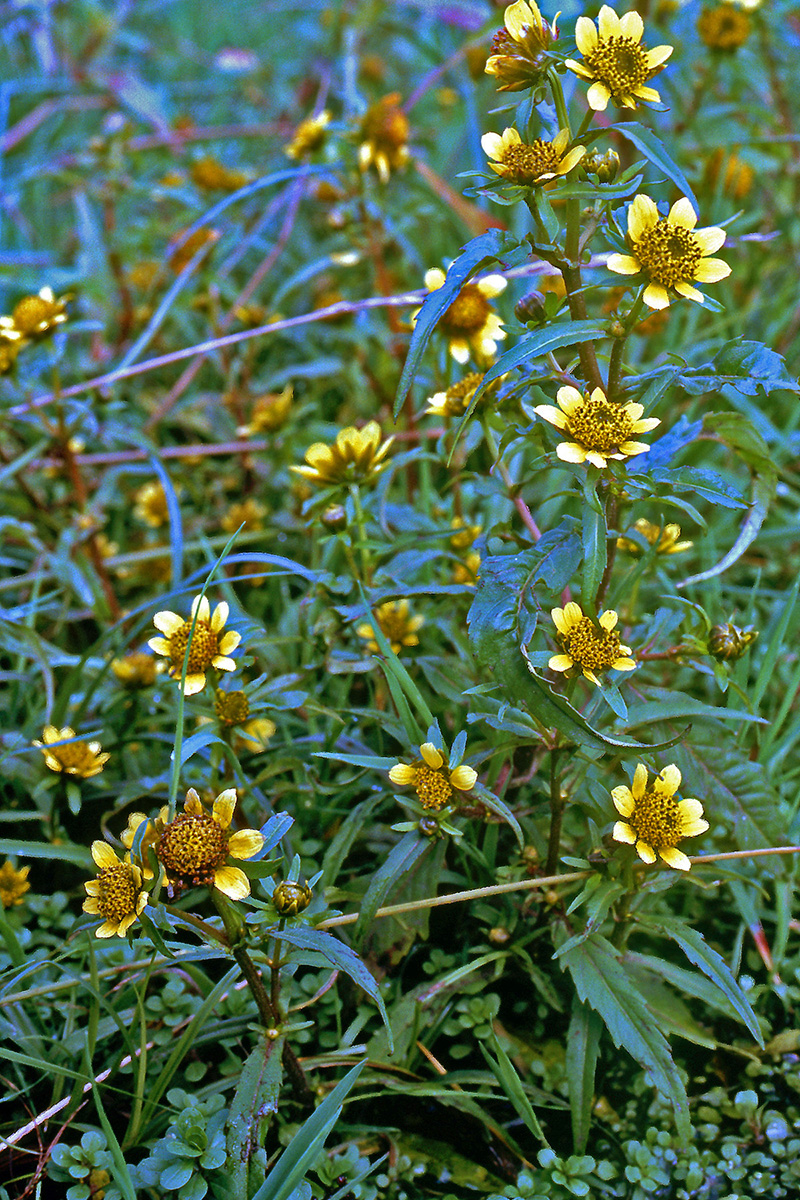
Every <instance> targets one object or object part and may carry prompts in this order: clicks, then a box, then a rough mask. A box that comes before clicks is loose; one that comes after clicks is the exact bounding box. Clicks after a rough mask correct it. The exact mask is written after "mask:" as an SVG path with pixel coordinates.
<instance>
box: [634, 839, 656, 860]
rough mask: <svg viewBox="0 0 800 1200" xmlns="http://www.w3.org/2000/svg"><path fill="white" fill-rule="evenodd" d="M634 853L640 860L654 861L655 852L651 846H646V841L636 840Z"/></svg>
mask: <svg viewBox="0 0 800 1200" xmlns="http://www.w3.org/2000/svg"><path fill="white" fill-rule="evenodd" d="M636 853H637V854H638V855H639V858H640V859H641V860H642V862H646V863H654V862H655V861H656V852H655V850H654V849H653V847H652V846H648V844H647V842H637V843H636Z"/></svg>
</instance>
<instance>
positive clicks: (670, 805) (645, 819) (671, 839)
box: [625, 789, 683, 850]
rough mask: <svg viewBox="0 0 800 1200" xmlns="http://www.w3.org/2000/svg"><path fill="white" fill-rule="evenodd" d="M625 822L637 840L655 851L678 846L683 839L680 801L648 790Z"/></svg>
mask: <svg viewBox="0 0 800 1200" xmlns="http://www.w3.org/2000/svg"><path fill="white" fill-rule="evenodd" d="M625 820H626V821H627V823H628V824H629V825H630V827H631V829H633V831H634V832H635V834H636V836H637V838H639V839H641V841H643V842H647V844H648V845H649V846H652V847H653V849H654V850H666V849H667V848H672V847H673V846H677V844H678V842H679V841H680V840H681V838H682V837H683V833H682V829H683V823H682V821H681V816H680V810H679V808H678V801H677V800H676V799H675V797H674V796H665V795H664V793H663V792H655V791H653V790H652V789H648V790H647V791H646V792H645V794H644V795H643V796H642V798H641V800H637V801H636V807H635V809H634V810H633V812H632V813H631V815H630V816H629V817H626V818H625Z"/></svg>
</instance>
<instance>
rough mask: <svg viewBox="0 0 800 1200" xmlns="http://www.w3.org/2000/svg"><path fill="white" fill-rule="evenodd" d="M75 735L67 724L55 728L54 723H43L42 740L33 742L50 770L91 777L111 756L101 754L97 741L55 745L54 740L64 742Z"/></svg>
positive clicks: (98, 771) (84, 777) (100, 769)
mask: <svg viewBox="0 0 800 1200" xmlns="http://www.w3.org/2000/svg"><path fill="white" fill-rule="evenodd" d="M74 737H75V730H74V729H71V728H70V726H69V725H65V726H64V728H63V729H57V728H56V726H55V725H45V727H44V731H43V733H42V738H43V742H36V741H35V742H34V743H33V744H34V746H38V747H39V749H40V750H41V752H42V754H43V755H44V761H45V763H46V764H47V766H48V767H49V768H50V770H51V771H58V772H61V773H62V774H64V775H77V776H78V777H79V778H80V779H91V778H92V776H93V775H99V774H100V772H101V771H102V769H103V767H104V766H105V765H106V763H107V762H108V760H109V758H110V757H111V755H110V754H102V753H101V746H100V743H99V742H75V741H71V742H70V743H69V745H68V746H57V745H55V744H54V743H56V742H65V741H67V740H68V739H70V738H74Z"/></svg>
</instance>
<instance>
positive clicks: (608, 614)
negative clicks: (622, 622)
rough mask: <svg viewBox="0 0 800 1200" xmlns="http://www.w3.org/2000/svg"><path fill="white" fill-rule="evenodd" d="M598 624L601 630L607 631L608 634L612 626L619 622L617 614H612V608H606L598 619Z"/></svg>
mask: <svg viewBox="0 0 800 1200" xmlns="http://www.w3.org/2000/svg"><path fill="white" fill-rule="evenodd" d="M597 620H598V624H599V625H600V627H601V628H602V629H607V630H608V632H609V633H610V632H611V630H612V629H613V628H614V626H615V625H616V624H617V621H619V613H616V612H614V609H613V608H608V609H606V611H605V612H604V613H602V615H601V616H599V617H598V619H597Z"/></svg>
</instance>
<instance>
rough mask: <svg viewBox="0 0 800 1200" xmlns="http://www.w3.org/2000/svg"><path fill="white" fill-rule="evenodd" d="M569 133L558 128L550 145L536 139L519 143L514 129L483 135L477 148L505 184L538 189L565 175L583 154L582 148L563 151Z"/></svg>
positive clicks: (583, 147) (583, 149) (565, 147)
mask: <svg viewBox="0 0 800 1200" xmlns="http://www.w3.org/2000/svg"><path fill="white" fill-rule="evenodd" d="M568 143H569V133H568V131H567V130H566V129H560V130H559V131H558V133H557V134H556V136H555V138H554V139H553V141H552V142H543V141H542V139H541V138H536V139H535V141H533V142H523V140H522V138H521V137H520V136H519V134H518V133H517V131H516V129H505V130H504V131H503V133H502V134H500V133H485V134H484V135H483V137H482V138H481V146H482V147H483V152H484V154H486V155H487V157H488V158H490V159H494V162H490V163H489V166H490V168H491V169H492V170H493V171H494V172H495V173H496V174H497V175H500V176H501V178H503V179H507V180H508V181H509V183H518V184H522V185H524V186H527V187H538V186H539V185H541V184H543V183H548V182H549V181H550V180H552V179H556V178H558V176H559V175H566V174H567V172H568V171H571V170H572V168H573V167H574V166H576V165H577V164H578V163H579V162H580V161H581V159H582V158H583V156H584V155H585V153H586V147H585V146H573V147H572V149H571V150H569V151H567V145H568Z"/></svg>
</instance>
